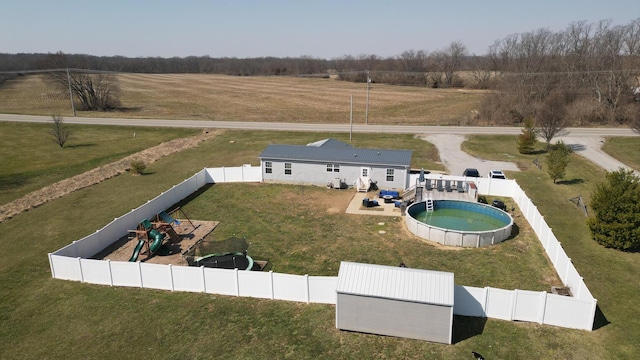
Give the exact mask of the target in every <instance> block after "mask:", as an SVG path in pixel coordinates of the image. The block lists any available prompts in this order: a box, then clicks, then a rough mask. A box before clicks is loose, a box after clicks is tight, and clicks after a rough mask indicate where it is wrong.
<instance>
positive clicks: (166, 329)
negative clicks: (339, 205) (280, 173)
mask: <svg viewBox="0 0 640 360" xmlns="http://www.w3.org/2000/svg"><path fill="white" fill-rule="evenodd" d="M89 128H91V127H89ZM96 129H102V128H97V127H96ZM328 136H334V137H336V138H339V139H343V140H344V138H341V137H340V136H341V135H332V134H303V133H293V132H291V133H287V132H243V131H226V132H225V133H223V134H221V135H219V136H217V137H215V138H213V139H211V140H208V141H206V142H204V143H202V144H201V145H200V146H198V147H197V148H193V149H190V150H186V151H184V152H181V153H179V154H175V155H171V156H169V157H166V158H163V159H161V160H159V161H158V162H156V163H153V164H151V165H150V166H149V169H148V170H149V175H145V176H137V177H134V176H129V175H122V176H119V177H116V178H113V179H110V180H107V181H105V182H103V183H101V184H98V185H95V186H93V187H91V188H87V189H83V190H81V191H78V192H75V193H72V194H70V195H68V196H65V197H64V198H61V199H58V200H55V201H53V202H51V203H48V204H45V205H43V206H41V207H38V208H36V209H32V210H30V211H29V212H27V213H24V214H22V215H19V216H16V217H14V218H12V219H10V220H8V221H6V222H3V223H0V238H1V239H2V242H3V244H4V247H3V250H4V252H5V254H6V255H7V256H5V257H4V258H3V261H2V262H0V284H2V291H1V292H0V310H1V311H0V358H3V359H5V358H6V359H13V358H17V359H20V358H28V359H41V358H65V359H66V358H68V359H75V358H112V357H113V356H120V357H124V358H134V357H141V358H167V359H172V358H175V359H182V358H229V357H235V358H240V359H255V358H263V357H268V358H295V359H315V358H319V357H324V358H343V359H351V358H355V357H366V358H373V357H375V358H389V359H391V358H434V359H460V358H462V359H464V358H470V351H471V350H475V351H479V352H480V353H482V354H484V355H485V356H486V357H487V358H491V359H498V358H504V359H507V358H526V357H532V355H531V354H534V355H533V357H535V358H546V357H554V358H563V359H564V358H616V359H619V358H633V357H637V356H638V355H639V352H638V350H637V347H636V346H635V345H636V344H637V339H638V338H640V334H639V332H640V324H638V322H639V321H640V320H638V319H640V317H639V316H638V314H637V310H636V308H635V307H634V303H635V301H634V300H635V299H636V297H637V295H636V294H637V293H638V292H639V290H640V289H639V285H638V282H637V281H635V279H634V278H635V274H637V273H638V271H639V270H640V269H639V267H640V261H638V260H639V259H638V254H636V253H621V252H617V251H613V250H607V249H604V248H602V247H600V246H598V245H597V244H595V242H593V241H592V240H590V239H589V237H588V233H587V232H586V226H585V225H584V219H585V218H584V216H583V215H582V213H581V212H580V211H579V210H578V209H577V208H576V207H575V205H573V204H572V203H571V202H569V201H568V200H567V199H568V198H569V197H571V196H575V194H583V195H584V196H588V193H589V191H590V189H591V188H592V187H593V184H594V183H595V182H596V181H598V179H600V178H601V175H602V171H601V170H599V169H597V168H595V167H593V166H592V165H591V164H590V163H588V162H586V161H585V160H583V159H582V158H580V157H578V156H574V157H572V162H571V165H570V168H569V172H568V174H567V177H566V180H567V181H565V182H561V183H560V184H557V185H553V184H552V183H551V180H550V179H549V177H548V175H546V173H544V172H543V171H540V170H538V169H537V168H535V167H533V165H532V164H531V161H532V159H533V156H521V155H518V154H517V151H516V149H515V145H514V143H513V137H504V138H494V137H490V138H489V139H487V138H486V137H472V138H471V139H470V141H469V142H468V143H465V148H472V149H473V148H475V149H476V150H475V151H480V150H477V149H481V151H482V152H481V153H478V154H479V155H482V156H483V157H484V158H494V157H495V158H496V159H500V160H503V157H504V156H505V155H504V154H509V156H513V157H514V158H515V159H517V161H518V163H519V164H521V165H522V168H523V170H524V171H523V172H522V173H510V174H509V176H511V177H514V178H516V179H517V180H518V181H519V183H520V184H521V186H522V187H523V188H524V189H525V191H526V192H527V193H528V194H529V196H530V197H532V199H533V200H534V202H535V203H536V204H537V205H538V207H539V209H540V210H541V212H542V213H543V214H545V218H546V220H547V222H548V223H549V224H550V226H551V227H553V229H554V232H555V233H556V235H557V236H558V238H559V239H560V241H561V242H562V244H563V246H564V248H565V249H566V251H567V253H568V254H569V256H570V257H572V259H573V262H574V264H575V265H576V268H577V269H578V271H579V272H580V274H581V275H582V276H584V277H585V281H586V283H587V285H588V286H589V288H590V290H591V291H592V293H593V294H594V296H595V297H596V298H598V299H599V306H600V308H601V310H602V313H603V317H601V318H599V319H598V328H597V329H596V330H595V331H593V332H586V331H580V330H570V329H563V328H556V327H552V326H542V325H538V324H532V323H517V322H507V321H500V320H492V319H479V318H468V317H456V318H455V324H454V341H455V344H454V345H441V344H433V343H428V342H422V341H415V340H408V339H398V338H391V337H383V336H376V335H367V334H359V333H351V332H342V331H338V330H336V329H335V308H334V307H333V306H331V305H318V304H299V303H291V302H285V301H270V300H259V299H248V298H235V297H226V296H217V295H214V296H212V295H207V294H193V293H180V292H177V293H171V292H165V291H154V290H146V289H136V288H111V287H105V286H94V285H87V284H81V283H76V282H67V281H59V280H53V279H51V275H50V269H49V265H48V259H47V256H46V254H47V253H48V252H51V251H55V250H56V249H58V248H60V247H62V246H64V245H66V244H68V243H69V242H71V241H72V240H75V239H78V238H80V237H82V236H84V235H86V234H88V233H91V232H93V231H95V229H97V228H100V227H102V226H103V225H104V224H106V223H108V222H109V221H110V220H112V219H113V218H114V217H117V216H120V215H122V214H123V213H125V212H127V211H129V210H130V209H131V208H134V207H136V206H138V205H140V204H141V203H143V202H144V201H146V200H147V199H150V198H152V197H154V196H156V195H157V194H158V193H160V192H162V191H163V190H165V189H167V188H168V187H170V186H171V185H173V184H176V183H178V182H180V181H182V180H183V179H184V178H186V177H188V176H190V175H192V174H193V173H194V172H195V171H197V170H199V169H201V168H203V167H216V166H237V165H238V164H244V163H251V164H254V165H256V164H257V163H258V160H257V155H258V154H259V152H260V151H261V150H262V149H263V148H264V147H265V146H266V145H267V144H270V143H295V144H303V143H308V142H311V141H314V140H318V139H321V138H324V137H328ZM342 136H343V135H342ZM354 143H356V142H355V141H354ZM397 144H401V145H397ZM357 145H358V146H372V147H373V146H375V147H382V148H384V147H394V146H399V147H402V148H408V149H414V150H415V152H414V159H413V161H414V163H415V164H414V165H416V166H417V167H422V166H424V167H425V168H427V169H432V167H431V166H430V164H433V165H434V166H435V165H436V164H437V161H438V159H437V156H436V157H434V156H433V154H434V153H435V152H433V147H429V146H428V144H427V143H425V142H423V141H421V140H417V139H414V138H413V137H411V136H409V135H406V136H405V135H400V136H397V135H396V136H393V137H389V138H388V139H386V140H384V139H381V138H380V136H378V135H358V140H357ZM423 148H429V149H428V150H423ZM537 156H540V157H542V156H544V155H543V154H538V155H537ZM436 168H437V167H436ZM331 196H335V197H336V198H335V199H334V198H332V197H331ZM340 196H343V195H341V192H339V191H337V190H329V189H325V188H321V187H303V186H284V185H275V184H274V185H258V184H255V185H246V186H245V185H239V184H235V185H234V184H217V185H213V186H212V187H210V188H209V189H207V190H206V191H205V192H203V193H202V194H201V195H200V196H198V197H197V198H195V199H193V200H192V201H191V202H189V203H188V204H187V205H185V210H187V212H188V213H189V215H190V216H191V217H193V218H203V217H210V218H211V220H220V221H222V223H221V225H220V226H219V228H218V229H217V230H216V231H215V232H214V240H215V239H224V238H226V237H227V236H231V235H232V234H237V235H239V236H247V238H248V240H249V242H250V243H251V246H250V248H249V251H250V253H251V254H252V255H254V256H255V257H257V258H266V259H269V260H270V261H272V262H273V263H274V270H275V271H279V272H293V273H308V274H310V275H335V274H336V271H337V266H338V264H339V260H351V261H368V262H369V261H370V262H375V263H379V264H388V265H397V264H398V263H399V262H400V261H404V262H405V263H407V264H408V265H409V266H415V267H423V268H428V269H436V270H445V271H454V272H455V277H456V283H457V284H462V285H471V286H483V285H490V286H495V287H504V288H508V289H511V288H520V289H528V290H547V289H548V287H549V285H550V284H552V283H553V281H554V278H555V276H554V274H553V273H552V272H550V270H549V269H550V268H549V264H548V263H547V262H546V261H545V258H544V255H543V254H542V252H541V250H540V246H539V245H538V244H537V240H534V239H532V238H531V237H530V236H529V235H530V230H529V229H528V228H527V226H526V225H525V224H522V222H518V215H516V221H517V223H518V224H519V230H520V235H519V236H518V237H517V238H516V239H514V240H510V241H507V242H505V243H503V244H500V245H498V246H495V247H491V248H486V249H463V250H457V251H456V250H443V249H440V248H438V247H436V246H433V245H430V244H427V243H425V242H422V241H420V240H418V239H416V238H415V237H414V236H412V235H410V234H408V233H407V232H405V231H404V230H403V227H402V221H401V220H400V218H382V217H375V216H372V217H366V216H352V215H346V214H344V213H333V212H328V211H325V210H324V209H325V208H324V207H319V206H313V204H316V203H322V204H326V203H327V202H334V201H335V202H339V201H342V200H340ZM282 199H286V200H287V201H280V200H282ZM96 205H98V206H96ZM283 218H284V219H285V220H286V221H283V220H282V219H283ZM203 220H208V219H203ZM379 222H384V223H385V225H379V224H378V223H379ZM381 228H384V229H385V230H386V233H385V234H379V233H378V230H380V229H381ZM603 269H606V271H603Z"/></svg>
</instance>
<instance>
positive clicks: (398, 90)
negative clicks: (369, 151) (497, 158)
mask: <svg viewBox="0 0 640 360" xmlns="http://www.w3.org/2000/svg"><path fill="white" fill-rule="evenodd" d="M116 78H117V80H118V83H119V85H120V89H121V96H120V99H121V102H122V110H121V111H113V112H108V113H100V112H79V113H78V116H87V117H126V118H164V119H190V120H193V119H203V120H228V121H269V122H296V123H349V119H350V106H351V105H350V101H351V96H353V122H354V123H357V124H363V123H365V120H366V119H365V118H366V114H365V113H366V102H367V88H366V84H364V83H361V84H356V83H351V82H345V81H339V80H335V79H309V78H294V77H275V76H271V77H259V76H256V77H238V76H225V75H208V74H118V75H116ZM63 90H64V89H63ZM485 94H486V93H485V92H484V91H481V90H457V89H429V88H420V87H406V86H391V85H383V84H376V83H374V84H371V87H370V90H369V116H368V120H369V121H368V122H369V124H407V125H465V124H468V123H470V122H472V121H473V120H471V119H472V118H473V113H472V112H473V111H475V110H477V109H478V107H479V105H480V102H481V100H482V98H483V97H484V96H485ZM0 113H10V114H33V115H52V114H60V115H63V116H71V115H72V111H71V105H70V102H69V93H68V92H67V91H62V90H58V91H57V90H56V89H55V88H54V87H53V86H52V85H51V83H50V82H49V81H47V77H46V75H29V76H22V77H18V78H16V79H14V80H11V81H8V82H6V83H5V84H4V85H2V86H1V87H0Z"/></svg>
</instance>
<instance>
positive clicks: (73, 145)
mask: <svg viewBox="0 0 640 360" xmlns="http://www.w3.org/2000/svg"><path fill="white" fill-rule="evenodd" d="M65 126H66V127H68V128H69V129H70V130H71V133H72V135H71V136H72V137H71V138H70V140H69V141H68V142H67V144H66V145H65V147H64V148H60V147H59V146H58V145H57V144H56V143H55V141H54V137H53V136H52V135H50V131H51V125H50V124H27V123H11V122H0V144H2V146H1V147H0V158H1V159H2V161H0V204H6V203H8V202H10V201H12V200H15V199H17V198H19V197H21V196H23V195H25V194H27V193H29V192H31V191H35V190H38V189H40V188H42V187H44V186H46V185H49V184H52V183H54V182H56V181H59V180H62V179H66V178H69V177H71V176H74V175H77V174H80V173H82V172H85V171H88V170H91V169H93V168H96V167H98V166H101V165H105V164H107V163H110V162H112V161H115V160H118V159H121V158H124V157H126V156H128V155H131V154H133V153H135V152H138V151H140V150H143V149H146V148H149V147H152V146H155V145H158V144H160V143H161V142H163V141H168V140H172V139H175V138H179V137H184V136H189V135H194V134H197V133H199V130H194V129H178V128H146V127H145V128H136V127H107V126H102V127H98V126H85V125H65ZM134 134H135V137H134Z"/></svg>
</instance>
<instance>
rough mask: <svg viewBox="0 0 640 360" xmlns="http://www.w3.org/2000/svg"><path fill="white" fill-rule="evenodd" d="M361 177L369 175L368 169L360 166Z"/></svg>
mask: <svg viewBox="0 0 640 360" xmlns="http://www.w3.org/2000/svg"><path fill="white" fill-rule="evenodd" d="M362 177H369V169H367V168H362Z"/></svg>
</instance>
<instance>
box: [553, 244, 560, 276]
mask: <svg viewBox="0 0 640 360" xmlns="http://www.w3.org/2000/svg"><path fill="white" fill-rule="evenodd" d="M560 248H562V243H561V242H560V241H558V246H557V247H556V253H555V255H554V256H553V267H554V268H556V271H557V272H558V275H560V272H559V271H558V270H559V269H558V268H557V266H558V265H557V264H558V256H559V255H560V250H558V249H560Z"/></svg>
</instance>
